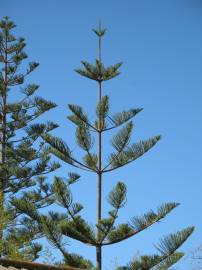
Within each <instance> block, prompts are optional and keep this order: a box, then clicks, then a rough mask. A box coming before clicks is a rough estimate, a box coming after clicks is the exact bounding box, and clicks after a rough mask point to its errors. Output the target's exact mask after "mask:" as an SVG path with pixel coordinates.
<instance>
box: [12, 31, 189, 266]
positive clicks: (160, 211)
mask: <svg viewBox="0 0 202 270" xmlns="http://www.w3.org/2000/svg"><path fill="white" fill-rule="evenodd" d="M94 32H95V34H96V35H97V36H98V39H99V58H98V59H97V60H96V62H95V64H89V63H88V62H85V61H82V64H83V69H77V70H76V72H77V73H79V74H80V75H81V76H84V77H86V78H89V79H91V80H93V81H95V82H96V83H97V85H98V103H97V106H96V110H95V111H96V117H95V121H94V122H91V121H90V120H89V117H88V115H87V113H86V112H85V111H84V110H83V108H82V107H80V106H78V105H69V106H68V107H69V109H70V111H71V115H70V116H68V119H69V120H70V121H71V122H73V123H74V124H75V125H76V141H77V143H78V145H79V147H80V148H81V149H82V150H83V151H84V152H85V154H84V156H83V160H78V159H77V158H75V157H74V155H73V151H71V150H70V148H69V147H68V146H67V144H66V143H65V142H64V141H63V140H62V139H60V138H57V137H54V136H52V135H50V134H42V137H43V138H44V140H45V141H46V142H47V143H48V144H49V146H50V147H49V149H50V151H51V152H52V153H53V154H54V155H55V156H56V157H58V158H59V159H60V160H62V161H64V162H65V163H67V164H70V165H71V166H73V167H76V168H79V169H82V170H84V171H88V172H92V173H94V174H95V175H96V178H97V184H98V185H97V220H96V224H95V226H94V227H92V226H90V225H89V223H88V222H87V221H86V220H84V218H83V217H82V216H81V211H82V209H83V206H82V205H81V204H79V203H75V202H74V201H73V195H72V192H71V185H72V184H74V183H76V182H78V180H79V178H80V176H79V175H78V174H77V173H70V174H69V178H68V179H64V178H60V177H55V181H54V184H53V190H54V194H55V202H56V204H58V205H59V206H61V207H62V208H64V210H65V214H59V213H58V212H53V211H51V212H49V214H48V215H44V214H41V213H40V212H39V211H37V209H36V208H35V207H34V205H31V204H30V202H29V201H26V204H25V202H24V201H22V200H19V199H16V200H15V201H14V202H13V203H14V204H15V206H16V207H17V208H18V209H20V211H22V212H26V213H27V215H28V216H29V217H30V218H32V219H33V221H34V222H35V221H36V222H37V223H38V224H39V226H41V228H42V229H43V231H44V232H45V233H46V236H47V238H48V239H49V241H50V242H51V243H52V244H53V245H54V247H56V248H58V249H59V250H60V251H61V253H62V255H63V258H64V260H63V263H65V264H68V265H71V266H75V267H85V268H90V267H91V266H92V264H90V263H89V262H88V261H87V260H84V259H83V258H82V257H81V256H78V255H75V254H70V253H68V252H67V250H66V248H65V246H64V240H63V239H64V237H69V238H73V239H75V240H78V241H80V242H82V243H84V244H86V245H90V246H93V247H95V250H96V267H97V269H98V270H101V269H102V249H103V248H104V247H105V246H108V245H113V244H116V243H119V242H122V241H124V240H126V239H128V238H130V237H132V236H135V235H136V234H138V233H140V232H142V231H143V230H145V229H147V228H148V227H150V226H152V225H153V224H155V223H157V222H159V221H160V220H162V219H163V218H165V217H166V215H167V214H168V213H170V212H171V211H172V210H173V209H174V208H176V207H177V206H178V205H179V204H178V203H175V202H171V203H164V204H162V205H161V206H160V207H158V208H157V210H156V211H153V210H150V211H148V212H147V213H145V214H144V215H143V216H141V217H133V218H131V220H130V222H126V223H122V224H117V219H118V215H119V211H120V209H121V208H123V207H124V205H125V203H126V191H127V189H126V185H125V184H124V183H123V182H118V183H117V184H116V186H115V187H114V188H113V189H112V191H111V192H110V193H109V196H108V202H109V204H110V206H111V211H109V212H108V214H107V216H104V217H103V213H102V210H103V209H102V191H103V187H102V184H103V174H107V173H108V172H111V171H114V170H116V169H119V168H121V167H123V166H125V165H127V164H129V163H131V162H133V161H134V160H136V159H138V158H139V157H141V156H143V155H144V154H145V153H146V152H147V151H149V150H150V149H151V148H152V147H153V146H155V144H156V143H157V142H158V141H159V140H160V136H154V137H152V138H150V139H148V140H144V141H140V142H139V143H132V144H131V143H130V138H131V134H132V130H133V123H132V121H131V119H132V118H133V117H135V116H136V115H137V114H138V113H139V112H140V111H141V110H142V109H140V108H133V109H130V110H124V111H122V112H120V113H115V114H111V112H110V105H109V97H108V96H107V95H104V96H103V95H102V85H103V82H105V81H108V80H110V79H112V78H115V77H117V76H118V75H119V74H120V71H119V68H120V66H121V63H117V64H115V65H112V66H109V67H105V66H104V65H103V63H102V60H101V40H102V37H103V35H104V34H105V32H106V31H105V29H101V28H99V29H98V30H94ZM120 126H123V127H122V128H121V129H120V130H119V131H118V133H117V134H116V135H115V136H114V137H113V138H112V140H111V143H112V147H113V148H114V151H113V152H112V153H111V154H110V155H109V156H108V158H107V159H106V161H104V158H103V153H104V150H106V148H105V147H104V146H103V140H102V138H103V133H105V132H107V131H109V130H112V129H115V128H119V127H120ZM92 134H96V135H97V144H96V148H97V152H95V151H96V148H95V147H94V141H95V140H94V139H93V135H92ZM193 229H194V228H193V227H189V228H186V229H184V230H182V231H179V232H177V233H174V234H171V235H169V236H167V237H165V238H164V239H162V240H161V242H160V244H159V245H158V246H157V249H158V251H159V253H155V254H154V255H151V256H141V257H140V258H139V259H137V260H133V261H131V262H130V263H129V264H128V265H127V266H125V267H120V268H119V270H120V269H128V270H140V269H141V270H148V269H155V270H164V269H168V268H169V267H170V266H171V265H173V264H174V263H176V262H177V261H178V260H179V259H180V258H181V257H182V256H183V255H184V254H183V253H182V252H178V251H177V249H178V248H179V247H180V246H181V245H182V244H183V243H184V241H185V240H186V239H187V238H188V237H189V236H190V235H191V233H192V232H193Z"/></svg>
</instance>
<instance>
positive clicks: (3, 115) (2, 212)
mask: <svg viewBox="0 0 202 270" xmlns="http://www.w3.org/2000/svg"><path fill="white" fill-rule="evenodd" d="M13 28H15V24H14V23H13V22H12V21H11V20H9V18H8V17H5V18H3V20H2V21H0V67H1V70H0V99H1V100H0V147H1V148H0V220H1V222H0V256H1V257H8V258H18V259H20V258H24V259H27V260H34V259H35V258H37V256H38V252H39V251H40V250H41V246H40V245H39V244H36V243H34V242H32V240H34V239H36V238H38V237H40V230H39V228H38V227H37V225H36V224H35V223H33V222H32V221H31V219H29V218H27V217H25V216H24V215H20V213H18V212H17V211H16V209H15V208H14V207H13V206H12V204H11V202H12V199H13V197H14V196H16V197H18V198H26V199H27V200H29V202H30V203H32V204H33V205H34V206H35V208H36V209H39V208H42V207H45V206H46V205H49V204H50V203H51V202H52V199H51V195H52V191H51V189H50V186H49V185H48V184H47V183H46V177H45V174H47V173H49V172H52V171H54V170H55V169H56V168H58V167H59V165H58V163H50V155H49V153H48V152H47V150H45V148H44V142H43V141H42V140H41V139H40V138H39V136H40V134H41V133H44V132H45V133H46V132H48V131H50V130H52V129H54V128H55V127H56V125H55V124H53V123H51V122H49V123H46V124H36V123H35V124H33V120H35V119H37V118H38V117H39V116H40V115H42V114H43V113H45V112H46V111H48V110H50V109H52V108H54V107H55V106H56V105H55V104H54V103H53V102H50V101H46V100H45V99H43V98H41V97H39V96H36V95H35V93H36V92H37V91H38V88H39V86H38V85H36V84H25V81H26V78H27V76H28V75H29V74H30V73H31V72H32V71H34V70H35V68H37V66H38V65H39V64H38V63H36V62H30V63H28V67H26V65H25V64H23V63H24V60H25V59H26V58H27V55H26V53H25V52H24V48H25V46H26V43H25V40H24V38H19V39H17V38H16V37H15V36H14V35H13V34H12V30H13ZM25 62H26V61H25ZM23 69H24V70H25V71H23ZM17 86H20V88H18V87H17ZM19 89H20V91H19Z"/></svg>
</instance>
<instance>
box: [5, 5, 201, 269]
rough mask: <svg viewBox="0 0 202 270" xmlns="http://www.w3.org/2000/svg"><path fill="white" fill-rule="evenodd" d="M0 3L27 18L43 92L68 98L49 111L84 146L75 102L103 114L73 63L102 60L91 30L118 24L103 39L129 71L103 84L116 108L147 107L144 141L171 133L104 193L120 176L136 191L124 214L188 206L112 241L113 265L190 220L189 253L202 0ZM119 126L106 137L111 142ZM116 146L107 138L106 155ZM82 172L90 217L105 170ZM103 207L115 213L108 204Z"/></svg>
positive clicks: (25, 30)
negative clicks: (71, 118) (72, 109)
mask: <svg viewBox="0 0 202 270" xmlns="http://www.w3.org/2000/svg"><path fill="white" fill-rule="evenodd" d="M0 3H1V9H0V17H1V18H2V17H3V16H5V15H8V16H10V17H11V19H12V20H14V21H15V23H16V24H17V26H18V27H17V28H16V32H15V33H16V35H19V36H23V37H25V38H26V40H27V48H26V52H27V53H28V55H29V60H35V61H39V62H40V67H39V68H38V69H37V71H35V72H34V73H33V74H32V75H31V76H30V78H29V80H30V81H32V82H35V83H37V84H40V85H41V88H40V95H41V96H43V97H46V98H47V99H50V100H53V101H55V102H56V103H57V104H58V107H57V108H56V109H55V110H53V111H52V112H49V113H47V114H46V115H45V116H44V117H43V119H45V120H48V119H51V120H54V121H56V122H58V123H59V124H60V127H59V128H58V129H57V130H56V131H55V134H57V135H58V136H61V137H62V138H63V139H65V140H66V141H67V142H68V144H69V145H70V146H71V148H73V149H75V152H76V150H77V149H78V148H75V146H76V144H75V140H74V137H73V136H74V126H73V125H72V124H71V123H69V122H68V121H67V120H66V115H67V114H68V111H67V104H68V103H71V104H72V103H73V104H79V105H82V106H83V107H84V108H85V109H86V111H88V112H89V115H90V117H93V113H94V108H95V105H96V101H97V85H96V84H95V83H94V82H93V81H90V80H87V79H85V78H82V77H80V76H78V75H77V74H76V73H75V72H74V71H73V70H74V68H77V67H80V60H87V61H94V59H95V58H96V57H97V39H96V37H95V35H94V34H93V33H92V31H91V29H92V28H93V27H96V26H97V25H98V21H99V20H101V21H102V24H103V25H104V26H106V28H107V30H108V31H107V35H106V36H105V37H104V40H103V43H104V44H103V61H104V62H105V63H106V64H113V63H115V62H119V61H123V63H124V64H123V66H122V68H121V71H122V74H121V75H120V76H119V77H117V78H116V79H114V80H112V81H110V82H108V83H105V84H104V87H103V89H104V90H103V91H104V94H108V95H109V96H110V100H111V109H112V111H113V112H117V111H119V110H122V109H127V108H133V107H135V108H136V107H143V108H144V110H143V111H142V112H141V113H140V114H139V115H138V116H137V117H136V118H135V128H134V134H133V140H134V141H138V140H139V139H145V138H149V137H151V136H153V135H157V134H162V140H161V141H160V142H159V143H158V145H157V146H156V147H155V148H154V149H152V150H151V151H150V152H149V153H147V154H145V156H143V157H142V158H140V159H139V160H137V161H135V162H134V163H133V164H130V165H129V166H127V167H125V168H121V169H119V170H117V172H115V173H110V174H109V175H108V176H107V175H106V176H105V177H104V183H103V185H104V190H103V193H104V197H106V195H107V193H108V192H109V191H110V189H111V188H112V187H113V186H114V185H115V183H116V182H117V181H120V180H121V181H124V182H125V183H126V184H127V186H128V200H127V205H126V207H125V209H123V210H121V212H120V221H126V220H128V219H129V218H130V217H132V216H134V215H141V214H143V213H145V212H146V211H147V210H149V209H151V208H152V209H155V208H156V207H157V206H159V205H160V204H161V203H163V202H170V201H176V202H180V203H181V205H180V206H179V207H178V208H177V209H176V210H174V211H173V212H172V213H171V214H170V215H169V216H167V218H166V219H165V220H163V221H162V222H161V223H160V224H156V225H154V226H153V227H152V228H150V229H148V230H146V231H144V232H142V233H141V234H139V235H137V236H136V237H134V238H133V239H130V240H127V241H125V242H124V243H120V244H118V245H116V246H112V247H107V248H106V249H105V250H104V266H105V269H112V268H113V266H114V264H116V262H118V264H124V263H127V262H128V261H129V260H130V259H131V258H132V257H133V256H134V255H135V254H137V252H140V253H142V254H145V253H152V252H154V251H155V249H154V244H155V243H157V242H158V240H159V238H161V237H162V236H164V235H166V234H168V233H171V232H175V231H176V230H179V229H181V228H184V227H186V226H190V225H195V226H196V230H195V232H194V234H193V235H192V236H191V238H190V239H189V240H188V241H187V243H186V244H184V246H183V247H182V250H183V251H185V252H187V253H189V252H190V251H191V250H194V249H195V248H196V247H197V246H199V245H200V244H202V218H201V212H202V211H201V210H202V204H201V189H202V166H201V162H202V144H201V137H202V121H201V115H202V91H201V90H202V16H201V15H202V1H201V0H194V1H193V0H169V1H168V0H164V1H162V0H152V1H151V0H141V1H140V0H130V1H129V0H125V1H114V0H108V1H107V0H103V1H95V0H94V1H91V0H86V1H82V0H75V1H70V0H69V1H67V0H66V1H65V0H57V1H56V0H49V1H47V0H44V1H39V0H35V1H25V0H21V1H16V0H1V1H0ZM112 135H113V134H111V133H110V134H109V136H108V137H107V136H106V141H107V139H109V140H110V136H112ZM108 149H109V147H108V143H106V146H105V148H104V151H105V154H107V150H108ZM78 157H80V152H78ZM69 171H72V168H70V166H67V165H65V164H64V166H63V168H62V169H61V170H60V171H58V172H57V174H58V175H60V176H66V175H67V173H68V172H69ZM73 171H75V170H73ZM76 172H78V171H76ZM80 173H81V175H82V179H81V181H80V183H78V184H77V185H76V186H75V187H74V190H73V192H74V195H75V196H74V197H75V200H78V201H80V202H82V203H84V204H85V206H86V207H85V210H84V216H85V217H86V218H87V219H88V220H89V221H90V222H91V223H94V222H95V219H96V204H95V202H96V194H95V193H96V179H95V176H93V175H89V174H83V173H82V172H80ZM51 180H52V177H50V181H51ZM103 210H104V212H105V213H107V210H108V205H107V204H106V203H104V207H103ZM69 250H70V251H73V252H78V253H80V254H83V255H86V257H87V258H89V259H92V260H93V261H94V250H93V249H91V248H89V247H86V246H84V245H81V244H79V243H75V242H74V241H71V242H70V246H69ZM54 254H57V253H55V251H54ZM178 267H179V268H178V269H183V268H184V267H191V266H190V261H189V260H188V259H187V260H183V261H182V262H181V263H179V264H178Z"/></svg>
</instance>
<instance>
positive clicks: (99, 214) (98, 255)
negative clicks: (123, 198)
mask: <svg viewBox="0 0 202 270" xmlns="http://www.w3.org/2000/svg"><path fill="white" fill-rule="evenodd" d="M98 86H99V89H98V91H99V104H100V102H101V98H102V86H101V82H99V85H98ZM98 130H99V131H98V204H97V224H98V223H99V221H100V220H101V218H102V172H101V170H102V123H101V114H99V123H98ZM97 239H99V229H97ZM96 260H97V269H98V270H101V269H102V247H101V246H98V247H96Z"/></svg>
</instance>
